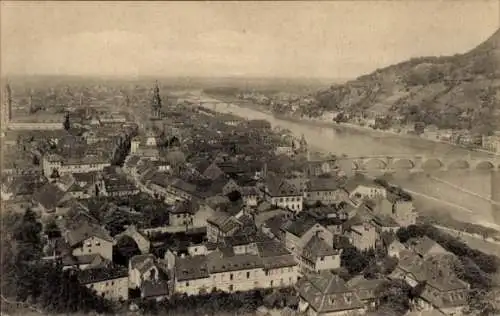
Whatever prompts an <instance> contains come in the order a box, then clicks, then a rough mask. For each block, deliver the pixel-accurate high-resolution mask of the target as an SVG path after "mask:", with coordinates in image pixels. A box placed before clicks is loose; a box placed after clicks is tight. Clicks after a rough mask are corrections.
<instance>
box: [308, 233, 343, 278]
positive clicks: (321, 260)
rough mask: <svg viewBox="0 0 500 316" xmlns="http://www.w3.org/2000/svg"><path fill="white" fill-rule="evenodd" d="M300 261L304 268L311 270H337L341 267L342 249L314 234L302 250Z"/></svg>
mask: <svg viewBox="0 0 500 316" xmlns="http://www.w3.org/2000/svg"><path fill="white" fill-rule="evenodd" d="M300 263H301V266H302V268H303V269H305V270H306V271H310V272H319V271H322V270H335V269H338V268H340V251H339V250H338V249H334V248H333V247H332V245H330V244H328V243H327V242H325V241H324V240H323V239H321V238H320V237H318V235H314V236H312V237H311V239H309V241H308V242H307V244H306V246H305V247H304V249H303V250H302V255H301V256H300Z"/></svg>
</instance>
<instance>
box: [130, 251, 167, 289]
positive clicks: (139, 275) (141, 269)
mask: <svg viewBox="0 0 500 316" xmlns="http://www.w3.org/2000/svg"><path fill="white" fill-rule="evenodd" d="M128 276H129V282H128V287H129V288H131V289H136V288H138V289H141V288H142V287H143V286H144V282H147V281H150V282H153V284H150V286H152V285H155V284H156V282H158V281H165V282H166V281H167V280H168V272H167V270H166V264H163V263H161V262H160V261H159V260H158V259H157V258H156V257H155V256H154V255H152V254H145V255H137V256H134V257H132V258H130V260H129V262H128Z"/></svg>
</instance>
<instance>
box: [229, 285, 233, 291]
mask: <svg viewBox="0 0 500 316" xmlns="http://www.w3.org/2000/svg"><path fill="white" fill-rule="evenodd" d="M233 289H234V286H233V285H232V284H231V285H230V286H229V291H230V292H232V291H233Z"/></svg>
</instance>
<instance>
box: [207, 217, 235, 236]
mask: <svg viewBox="0 0 500 316" xmlns="http://www.w3.org/2000/svg"><path fill="white" fill-rule="evenodd" d="M207 223H209V224H212V225H214V226H215V227H217V228H218V229H219V230H221V231H222V232H229V231H231V230H233V229H235V228H237V227H239V223H238V221H237V220H236V219H235V218H234V217H232V216H229V215H227V214H225V213H216V214H214V215H213V216H212V217H210V218H208V219H207Z"/></svg>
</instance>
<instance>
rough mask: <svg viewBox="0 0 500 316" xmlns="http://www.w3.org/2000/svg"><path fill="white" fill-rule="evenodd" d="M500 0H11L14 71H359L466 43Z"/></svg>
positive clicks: (477, 38)
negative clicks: (48, 0) (173, 0)
mask: <svg viewBox="0 0 500 316" xmlns="http://www.w3.org/2000/svg"><path fill="white" fill-rule="evenodd" d="M499 7H500V5H499V1H497V0H495V1H490V0H447V1H441V0H428V1H421V0H418V1H332V2H327V1H318V2H313V1H309V2H306V1H304V2H300V1H295V2H159V1H152V2H133V1H127V2H114V1H109V2H104V1H103V2H90V1H81V2H62V1H58V2H42V1H39V2H28V1H18V2H14V1H13V2H9V1H2V2H1V37H0V39H1V47H0V49H1V55H0V56H1V69H0V70H1V73H2V75H26V74H35V75H89V76H99V75H101V76H134V77H137V76H164V77H170V76H202V77H204V76H215V77H217V76H249V77H294V78H295V77H308V78H352V77H356V76H359V75H362V74H365V73H368V72H371V71H373V70H375V69H377V68H380V67H384V66H387V65H390V64H393V63H397V62H400V61H404V60H406V59H408V58H411V57H417V56H430V55H452V54H455V53H463V52H466V51H468V50H470V49H472V48H473V47H474V46H476V45H478V44H479V43H481V42H482V41H484V40H485V39H487V38H488V37H489V36H490V35H491V34H492V33H493V32H494V31H495V30H496V29H497V28H498V27H499V10H500V8H499Z"/></svg>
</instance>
